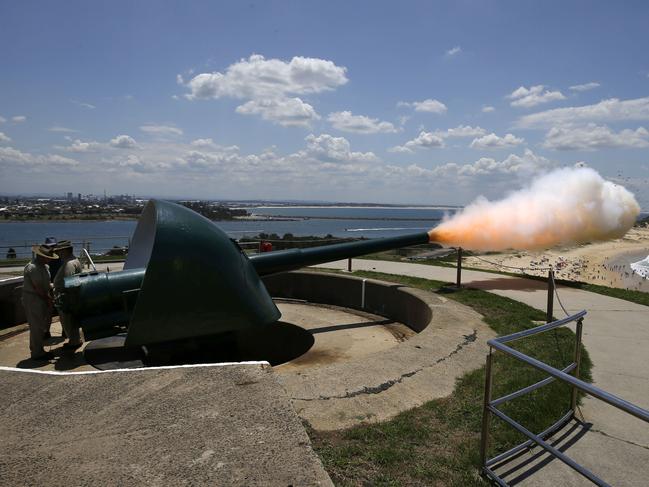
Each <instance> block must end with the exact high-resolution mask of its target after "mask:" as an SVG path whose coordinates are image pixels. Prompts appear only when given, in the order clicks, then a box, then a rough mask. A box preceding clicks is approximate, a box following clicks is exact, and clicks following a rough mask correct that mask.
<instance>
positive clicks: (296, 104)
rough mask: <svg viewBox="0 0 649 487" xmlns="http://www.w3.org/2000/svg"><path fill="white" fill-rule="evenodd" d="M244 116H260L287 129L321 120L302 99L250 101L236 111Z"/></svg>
mask: <svg viewBox="0 0 649 487" xmlns="http://www.w3.org/2000/svg"><path fill="white" fill-rule="evenodd" d="M236 112H237V113H241V114H243V115H260V116H261V118H262V119H264V120H268V121H271V122H275V123H278V124H279V125H283V126H286V127H290V126H293V127H295V126H303V127H304V126H309V124H310V123H311V122H312V121H313V120H319V119H320V115H318V114H317V113H316V111H315V109H314V108H313V107H312V106H311V105H309V104H308V103H305V102H303V101H302V100H301V99H300V98H268V99H259V100H250V101H248V102H246V103H244V104H243V105H239V106H238V107H237V109H236Z"/></svg>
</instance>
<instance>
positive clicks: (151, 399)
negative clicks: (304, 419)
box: [0, 362, 333, 487]
mask: <svg viewBox="0 0 649 487" xmlns="http://www.w3.org/2000/svg"><path fill="white" fill-rule="evenodd" d="M0 384H2V394H0V410H1V411H2V414H1V415H0V431H1V432H2V434H0V485H3V486H19V485H21V486H52V487H55V486H61V487H63V486H66V487H67V486H71V485H86V486H90V485H119V486H124V487H127V486H128V487H130V486H133V487H135V486H167V485H170V486H202V485H210V486H211V485H215V486H221V485H227V486H241V487H244V486H245V487H248V486H259V487H267V486H273V487H274V486H277V487H286V486H288V485H295V486H327V487H329V486H331V487H333V483H332V482H331V479H330V478H329V476H328V474H327V472H325V470H324V468H323V466H322V463H321V461H320V459H319V458H318V456H317V455H316V454H315V452H314V451H313V449H312V448H311V443H310V441H309V437H308V436H307V433H306V431H305V430H304V427H303V426H302V423H301V421H300V418H299V417H298V416H297V414H295V411H294V410H293V407H292V405H291V401H290V399H289V398H288V397H287V396H286V394H285V392H284V390H283V389H282V387H281V386H280V385H279V383H278V382H277V379H276V377H275V375H274V374H273V373H272V369H270V367H268V366H267V364H266V365H265V364H263V363H260V362H257V363H253V362H249V363H247V364H231V365H227V364H219V365H215V364H209V365H191V366H179V367H157V368H147V369H132V370H127V371H109V372H98V371H94V372H83V373H72V374H61V373H59V372H41V371H30V370H18V371H17V370H16V369H11V368H6V367H0ZM243 405H246V406H245V407H243Z"/></svg>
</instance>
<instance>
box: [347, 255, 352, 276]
mask: <svg viewBox="0 0 649 487" xmlns="http://www.w3.org/2000/svg"><path fill="white" fill-rule="evenodd" d="M351 271H352V259H351V257H350V258H349V259H347V272H351Z"/></svg>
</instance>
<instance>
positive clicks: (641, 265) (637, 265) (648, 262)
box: [631, 256, 649, 279]
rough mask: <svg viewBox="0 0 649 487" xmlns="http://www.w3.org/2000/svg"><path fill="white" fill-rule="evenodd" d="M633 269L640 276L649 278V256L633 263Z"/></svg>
mask: <svg viewBox="0 0 649 487" xmlns="http://www.w3.org/2000/svg"><path fill="white" fill-rule="evenodd" d="M631 269H633V272H635V273H636V274H638V275H639V276H641V277H644V278H647V279H649V256H647V257H645V258H644V259H642V260H640V261H638V262H633V263H631Z"/></svg>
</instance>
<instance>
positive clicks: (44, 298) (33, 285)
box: [22, 245, 59, 360]
mask: <svg viewBox="0 0 649 487" xmlns="http://www.w3.org/2000/svg"><path fill="white" fill-rule="evenodd" d="M32 252H34V258H33V259H32V261H31V262H30V263H29V264H27V265H26V266H25V269H24V271H23V277H24V280H23V297H22V301H23V306H24V308H25V314H26V315H27V322H28V323H29V351H30V352H31V357H32V359H34V360H49V359H51V358H54V355H53V354H52V352H46V351H45V349H44V348H43V341H44V335H45V332H46V330H47V328H48V326H49V323H50V320H51V316H52V315H51V313H52V303H53V300H52V285H51V284H50V271H49V268H48V266H47V263H48V262H50V261H51V260H54V259H58V258H59V256H58V255H57V254H56V253H54V249H53V248H52V247H46V246H45V245H34V246H33V247H32Z"/></svg>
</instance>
